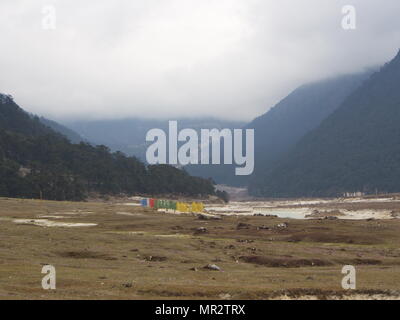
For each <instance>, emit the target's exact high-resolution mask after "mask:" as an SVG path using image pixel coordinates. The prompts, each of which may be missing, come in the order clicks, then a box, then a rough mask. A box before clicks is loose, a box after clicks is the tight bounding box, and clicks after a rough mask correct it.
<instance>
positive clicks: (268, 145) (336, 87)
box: [188, 71, 372, 186]
mask: <svg viewBox="0 0 400 320" xmlns="http://www.w3.org/2000/svg"><path fill="white" fill-rule="evenodd" d="M371 74H372V71H366V72H362V73H357V74H349V75H342V76H337V77H334V78H330V79H325V80H322V81H318V82H314V83H310V84H307V85H303V86H301V87H299V88H297V89H296V90H294V91H293V92H292V93H290V94H289V95H288V96H287V97H286V98H284V99H283V100H282V101H280V102H279V103H278V104H277V105H276V106H274V107H273V108H271V109H270V110H269V111H268V112H266V113H265V114H263V115H261V116H260V117H258V118H256V119H255V120H253V121H252V122H250V123H249V124H247V125H246V126H244V129H254V131H255V146H254V150H255V171H254V173H253V175H252V176H247V177H246V176H242V177H238V176H235V171H234V170H235V166H232V165H223V166H220V165H207V166H191V167H190V168H188V171H189V172H190V173H191V174H193V175H197V176H202V177H205V178H208V177H212V178H213V179H214V180H215V181H216V182H217V183H218V184H227V185H231V186H245V185H247V184H248V183H249V181H250V180H254V179H257V177H258V173H262V172H265V171H266V170H268V168H270V167H271V166H272V165H273V163H274V162H275V161H277V159H279V157H280V156H281V155H282V154H284V153H285V152H287V151H288V150H289V149H290V148H291V147H293V146H294V145H295V144H296V142H298V141H299V140H300V139H301V138H302V137H303V136H304V135H305V134H306V133H307V132H309V131H311V130H312V129H314V128H316V127H317V126H318V125H319V124H320V123H321V121H322V120H324V119H325V118H326V117H328V116H329V115H330V114H331V113H332V112H333V111H335V110H336V109H337V108H338V107H339V106H340V105H341V103H342V102H343V101H344V99H345V98H346V97H347V96H348V95H350V93H351V92H353V91H354V90H355V89H356V88H358V87H359V86H360V85H361V84H362V83H363V81H365V80H366V79H367V78H368V77H369V76H370V75H371Z"/></svg>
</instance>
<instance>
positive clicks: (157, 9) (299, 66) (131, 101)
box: [0, 0, 400, 121]
mask: <svg viewBox="0 0 400 320" xmlns="http://www.w3.org/2000/svg"><path fill="white" fill-rule="evenodd" d="M346 5H352V6H353V7H354V8H355V10H356V11H355V12H356V20H355V29H344V28H343V27H342V20H343V18H344V17H345V16H346V14H344V13H343V12H342V9H343V7H344V6H346ZM399 12H400V1H399V0H383V1H378V0H343V1H342V0H296V1H293V0H279V1H276V0H146V1H143V0H113V1H109V0H86V1H70V0H69V1H68V0H46V1H44V0H35V1H32V0H1V1H0V32H1V42H0V92H2V93H6V94H11V95H13V96H14V99H15V101H16V102H17V103H18V104H19V105H20V106H21V107H22V108H24V109H25V110H27V111H29V112H32V113H36V114H39V115H44V116H47V117H49V118H52V119H69V120H70V119H110V118H125V117H141V118H159V119H175V118H179V117H210V116H211V117H216V118H222V119H227V120H228V119H229V120H241V121H247V120H251V119H253V118H254V117H256V116H259V115H261V114H263V113H264V112H266V111H267V110H268V109H269V108H271V107H272V106H273V105H274V104H276V103H277V102H279V100H280V99H282V98H284V97H285V96H286V95H288V94H289V93H290V92H291V91H292V90H294V89H295V88H296V87H298V86H300V85H302V84H305V83H308V82H311V81H316V80H319V79H323V78H327V77H332V76H335V75H338V74H344V73H353V72H359V71H362V70H364V69H365V68H368V67H371V66H377V65H381V64H383V63H385V62H387V61H389V60H390V59H392V58H393V57H394V56H395V55H396V53H397V51H398V50H399V48H400V41H399V40H400V19H399V18H398V14H399ZM346 21H348V20H346Z"/></svg>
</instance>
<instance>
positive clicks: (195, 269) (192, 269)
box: [189, 267, 199, 272]
mask: <svg viewBox="0 0 400 320" xmlns="http://www.w3.org/2000/svg"><path fill="white" fill-rule="evenodd" d="M189 270H190V271H196V272H197V271H199V269H197V268H196V267H193V268H190V269H189Z"/></svg>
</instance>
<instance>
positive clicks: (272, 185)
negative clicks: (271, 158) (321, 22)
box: [250, 52, 400, 197]
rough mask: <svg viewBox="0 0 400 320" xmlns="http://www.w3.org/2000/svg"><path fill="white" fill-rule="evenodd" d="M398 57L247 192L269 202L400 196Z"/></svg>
mask: <svg viewBox="0 0 400 320" xmlns="http://www.w3.org/2000/svg"><path fill="white" fill-rule="evenodd" d="M399 123H400V52H399V54H398V55H397V56H396V57H395V58H394V59H393V60H392V61H391V62H390V63H387V64H386V65H385V66H384V67H382V68H381V69H380V70H379V71H378V72H376V73H374V74H373V75H372V76H371V77H370V78H369V79H368V80H366V81H365V82H364V83H363V84H362V85H361V86H360V87H359V88H358V89H356V90H355V91H354V92H353V93H352V94H351V95H350V96H349V97H347V98H346V99H345V101H344V102H343V103H342V104H341V106H340V107H339V108H338V109H336V111H335V112H333V113H332V114H331V115H330V116H329V117H328V118H326V119H325V120H324V121H323V122H322V123H321V125H320V126H318V127H317V128H316V129H315V130H313V131H311V132H309V133H308V134H307V135H306V136H304V137H303V138H302V139H301V140H300V141H299V142H298V143H297V144H296V146H295V147H293V148H292V149H291V150H290V151H288V152H287V153H286V154H285V155H283V156H282V157H281V158H280V159H279V161H278V162H277V163H276V165H275V166H273V167H271V168H269V169H267V170H265V172H263V173H262V174H259V175H258V177H257V179H254V180H253V181H252V183H251V185H250V191H251V193H252V194H255V195H262V196H271V197H300V196H307V197H308V196H310V197H312V196H338V195H341V194H343V193H344V192H357V191H362V192H366V193H375V192H377V191H378V192H399V191H400V165H399V163H400V143H399V142H400V126H399Z"/></svg>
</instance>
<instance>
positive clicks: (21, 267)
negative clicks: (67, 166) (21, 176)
mask: <svg viewBox="0 0 400 320" xmlns="http://www.w3.org/2000/svg"><path fill="white" fill-rule="evenodd" d="M18 219H19V220H18ZM35 219H36V220H35ZM37 219H39V220H37ZM42 219H48V220H47V221H46V220H42ZM43 221H44V222H43ZM17 222H18V223H17ZM68 223H70V224H71V225H68ZM75 223H83V224H94V225H83V226H80V227H78V226H75V225H74V224H75ZM282 223H287V226H283V227H282V226H281V227H278V225H279V224H282ZM64 224H65V225H64ZM399 243H400V219H391V220H370V221H366V220H360V221H351V220H332V221H331V220H287V219H279V218H273V217H258V216H247V217H246V216H242V217H233V216H232V217H223V218H222V220H201V219H199V218H198V217H195V216H193V215H190V214H185V215H174V214H165V213H158V212H155V211H153V210H151V209H143V208H139V207H133V206H126V205H122V204H116V203H95V202H93V203H90V202H83V203H72V202H51V201H39V200H18V199H5V198H0V299H273V298H275V299H286V298H320V299H325V298H328V299H330V298H379V299H387V298H398V297H399V296H400V294H399V293H398V291H397V290H399V289H400V248H399ZM47 264H50V265H53V266H54V267H55V268H56V272H57V289H56V290H53V291H51V290H50V291H46V290H43V289H42V286H41V280H42V277H43V276H44V275H43V274H41V270H42V267H43V266H44V265H47ZM208 264H215V265H217V266H218V267H220V268H221V270H220V271H214V270H209V269H206V268H204V266H206V265H208ZM348 264H350V265H354V266H355V267H356V269H357V290H356V291H351V292H349V291H344V290H343V289H342V287H341V281H342V278H343V276H344V275H342V274H341V270H342V267H343V266H344V265H348Z"/></svg>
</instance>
